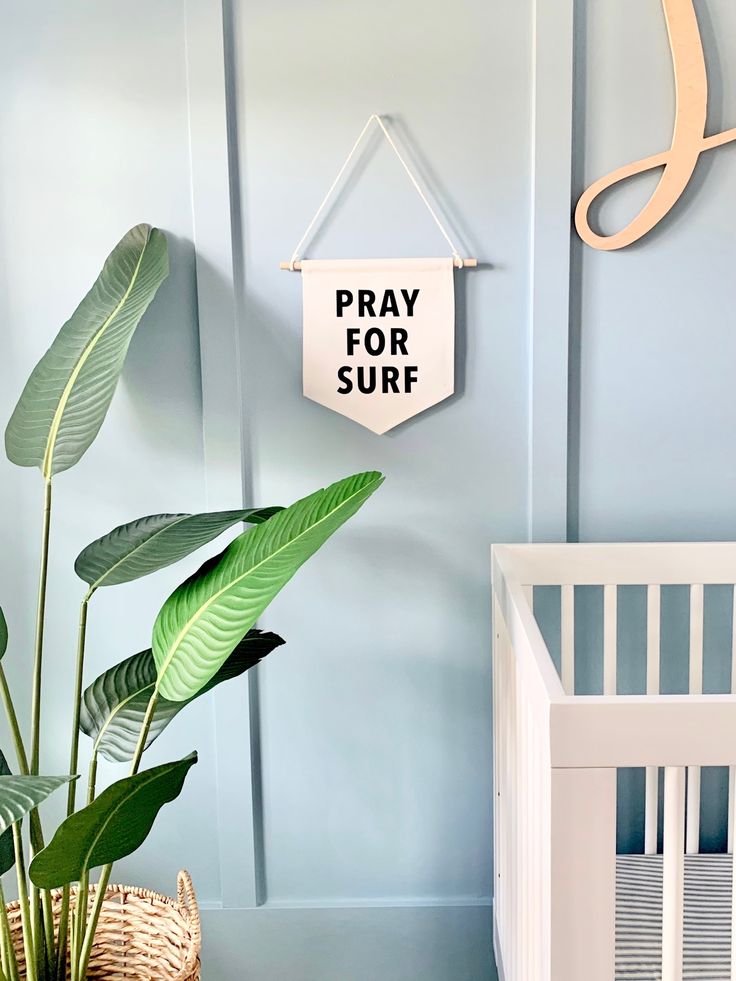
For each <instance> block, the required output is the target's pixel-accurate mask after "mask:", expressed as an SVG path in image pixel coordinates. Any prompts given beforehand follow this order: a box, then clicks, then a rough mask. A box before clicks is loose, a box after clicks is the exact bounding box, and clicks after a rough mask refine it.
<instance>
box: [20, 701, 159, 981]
mask: <svg viewBox="0 0 736 981" xmlns="http://www.w3.org/2000/svg"><path fill="white" fill-rule="evenodd" d="M157 705H158V688H154V690H153V694H152V695H151V697H150V699H149V701H148V707H147V708H146V715H145V718H144V719H143V724H142V725H141V731H140V735H139V736H138V744H137V745H136V748H135V755H134V756H133V762H132V763H131V766H130V776H131V777H133V776H135V774H136V773H137V772H138V767H139V766H140V765H141V757H142V756H143V751H144V749H145V748H146V741H147V740H148V732H149V730H150V728H151V722H152V721H153V716H154V713H155V711H156V706H157ZM111 872H112V865H105V866H104V867H103V869H102V871H101V872H100V879H99V881H98V883H97V892H96V895H95V901H94V904H93V906H92V913H91V914H90V917H89V920H88V922H87V928H86V930H85V932H84V940H83V941H82V948H81V954H80V958H79V973H78V975H77V977H78V979H79V981H85V978H86V974H87V967H88V966H89V958H90V955H91V953H92V944H93V943H94V939H95V933H96V931H97V924H98V922H99V919H100V913H101V912H102V904H103V902H104V900H105V892H106V891H107V886H108V883H109V882H110V873H111ZM29 981H30V979H29Z"/></svg>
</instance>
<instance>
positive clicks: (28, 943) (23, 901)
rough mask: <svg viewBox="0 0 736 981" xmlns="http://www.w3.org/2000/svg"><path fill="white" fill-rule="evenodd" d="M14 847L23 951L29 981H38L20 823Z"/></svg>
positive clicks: (15, 827) (15, 833)
mask: <svg viewBox="0 0 736 981" xmlns="http://www.w3.org/2000/svg"><path fill="white" fill-rule="evenodd" d="M13 846H14V848H15V871H16V875H17V877H18V902H19V904H20V918H21V924H22V927H23V951H24V953H25V958H26V978H27V981H38V971H37V969H36V955H35V952H34V949H33V928H32V926H31V915H30V909H29V906H28V888H27V886H26V863H25V859H24V858H23V839H22V837H21V833H20V823H19V822H16V823H15V824H14V825H13Z"/></svg>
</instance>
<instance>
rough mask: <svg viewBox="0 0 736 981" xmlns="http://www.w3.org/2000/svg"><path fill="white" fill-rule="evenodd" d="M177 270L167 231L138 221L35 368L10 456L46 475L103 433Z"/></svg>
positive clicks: (15, 420)
mask: <svg viewBox="0 0 736 981" xmlns="http://www.w3.org/2000/svg"><path fill="white" fill-rule="evenodd" d="M168 273H169V258H168V250H167V246H166V237H165V236H164V234H163V233H162V232H160V231H159V230H158V229H156V228H151V227H150V225H136V226H135V228H131V230H130V231H129V232H128V233H127V234H126V235H125V236H124V237H123V238H122V239H121V241H120V242H119V243H118V244H117V245H116V246H115V248H114V249H113V251H112V252H111V253H110V255H109V256H108V258H107V260H106V262H105V265H104V266H103V269H102V272H101V273H100V275H99V276H98V277H97V280H96V281H95V283H94V285H93V286H92V289H91V290H90V291H89V293H87V295H86V296H85V298H84V299H83V300H82V302H81V303H80V304H79V306H78V307H77V309H76V310H75V311H74V313H73V314H72V316H71V318H70V319H69V320H67V322H66V323H65V324H64V326H63V327H62V328H61V330H60V331H59V333H58V334H57V336H56V338H55V340H54V341H53V343H52V345H51V347H50V348H49V349H48V351H47V352H46V354H44V356H43V357H42V358H41V360H40V361H39V362H38V364H37V365H36V367H35V368H34V369H33V371H32V373H31V376H30V378H29V379H28V382H27V383H26V387H25V388H24V389H23V393H22V394H21V397H20V399H19V401H18V404H17V405H16V407H15V411H14V412H13V415H12V416H11V419H10V422H9V423H8V427H7V429H6V431H5V449H6V451H7V454H8V458H9V459H10V460H11V461H12V462H13V463H17V464H18V466H21V467H39V468H40V470H41V472H42V474H43V475H44V477H45V478H46V479H49V478H50V477H51V476H52V475H53V474H55V473H59V472H60V471H62V470H68V469H69V467H73V466H74V464H75V463H77V461H78V460H79V459H81V457H82V456H83V455H84V453H85V452H86V450H87V449H88V448H89V446H90V445H91V444H92V442H93V441H94V438H95V436H96V435H97V433H98V432H99V429H100V426H101V425H102V423H103V421H104V419H105V415H106V414H107V410H108V408H109V406H110V402H111V401H112V397H113V395H114V394H115V388H116V386H117V383H118V378H119V377H120V372H121V371H122V369H123V362H124V361H125V356H126V354H127V352H128V345H129V344H130V340H131V338H132V336H133V332H134V331H135V329H136V327H137V326H138V324H139V322H140V320H141V317H142V316H143V314H144V313H145V311H146V308H147V307H148V305H149V303H150V302H151V300H152V299H153V297H154V296H155V294H156V291H157V290H158V288H159V286H160V285H161V283H162V282H163V280H164V279H165V278H166V276H167V275H168Z"/></svg>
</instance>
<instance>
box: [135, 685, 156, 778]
mask: <svg viewBox="0 0 736 981" xmlns="http://www.w3.org/2000/svg"><path fill="white" fill-rule="evenodd" d="M157 705H158V687H156V688H154V689H153V694H152V695H151V697H150V698H149V700H148V707H147V708H146V714H145V716H144V718H143V724H142V725H141V731H140V735H139V736H138V743H137V745H136V747H135V753H134V754H133V761H132V763H131V764H130V775H131V777H133V776H135V775H136V773H137V772H138V767H139V766H140V765H141V757H142V756H143V751H144V749H145V748H146V742H147V740H148V733H149V730H150V728H151V723H152V722H153V716H154V713H155V711H156V706H157Z"/></svg>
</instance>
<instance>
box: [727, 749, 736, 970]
mask: <svg viewBox="0 0 736 981" xmlns="http://www.w3.org/2000/svg"><path fill="white" fill-rule="evenodd" d="M735 770H736V767H733V766H732V767H731V768H730V781H731V788H733V781H734V771H735ZM734 831H736V813H734V808H733V806H732V805H731V800H730V799H729V808H728V841H729V845H728V850H729V851H730V852H731V856H732V857H731V862H732V863H734V862H736V856H734V855H733V847H732V844H731V842H733V840H734ZM731 883H732V888H731V981H736V929H735V928H734V927H735V926H736V889H735V888H733V885H734V884H736V866H734V865H733V864H732V867H731Z"/></svg>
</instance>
